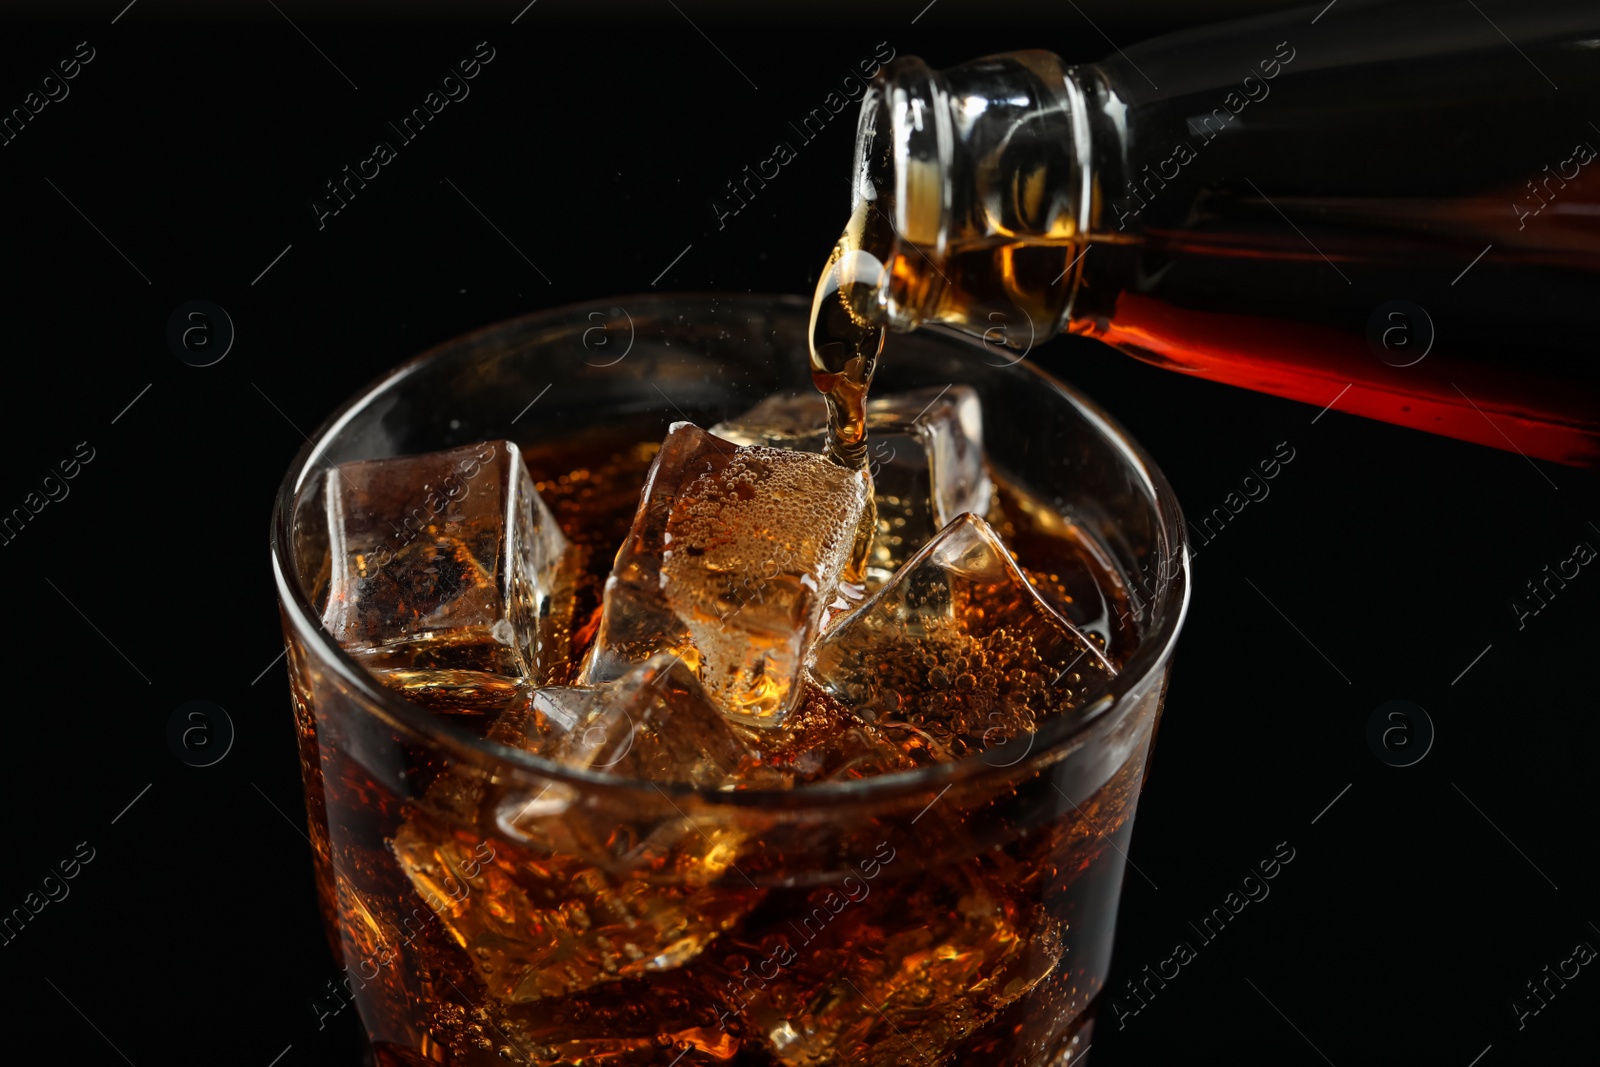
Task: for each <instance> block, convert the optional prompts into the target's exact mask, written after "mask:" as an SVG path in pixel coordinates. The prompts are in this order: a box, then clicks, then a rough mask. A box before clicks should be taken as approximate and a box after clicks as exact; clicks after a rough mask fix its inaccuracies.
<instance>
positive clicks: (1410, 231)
mask: <svg viewBox="0 0 1600 1067" xmlns="http://www.w3.org/2000/svg"><path fill="white" fill-rule="evenodd" d="M1313 16H1315V17H1313ZM1596 99H1600V4H1595V3H1593V2H1592V0H1586V2H1584V3H1552V2H1546V0H1537V2H1533V3H1527V2H1522V3H1517V4H1514V5H1513V4H1506V3H1499V2H1496V0H1477V2H1476V3H1470V4H1466V3H1454V2H1452V3H1447V4H1446V3H1422V4H1415V3H1412V4H1405V5H1397V4H1392V3H1366V4H1363V3H1361V2H1360V0H1335V3H1332V4H1329V5H1328V6H1327V7H1325V8H1323V9H1322V10H1321V11H1320V13H1318V12H1317V11H1316V10H1315V8H1306V9H1297V10H1295V11H1291V12H1288V13H1283V14H1277V15H1273V16H1270V17H1265V18H1255V19H1248V20H1243V21H1238V22H1234V23H1229V24H1224V25H1220V26H1215V27H1210V28H1207V29H1203V30H1199V31H1191V32H1183V33H1179V34H1175V35H1172V36H1168V37H1163V38H1160V39H1157V40H1153V41H1150V42H1147V43H1145V44H1142V45H1138V46H1133V47H1129V48H1128V49H1127V50H1126V51H1122V50H1118V51H1116V52H1115V53H1114V54H1113V55H1111V56H1110V57H1108V58H1107V59H1105V60H1103V61H1101V62H1098V63H1092V64H1089V65H1086V66H1069V65H1067V64H1065V63H1063V62H1062V61H1061V60H1060V59H1058V58H1057V57H1056V56H1054V55H1051V54H1050V53H1047V52H1015V53H1010V54H1006V55H999V56H991V57H988V58H984V59H978V60H975V61H973V62H970V63H966V64H963V65H961V66H958V67H954V68H952V69H949V70H945V71H942V72H935V71H933V70H931V69H930V68H929V67H928V66H927V65H926V64H925V63H923V62H922V61H921V60H919V59H916V58H913V57H906V58H902V59H899V60H897V61H895V62H894V63H893V64H891V65H890V66H889V67H887V68H886V69H885V71H884V72H883V73H882V74H881V75H880V76H879V78H878V80H877V81H875V82H874V84H873V85H872V87H871V89H870V90H869V92H868V93H867V95H866V96H865V97H864V99H863V103H862V111H861V117H860V123H859V127H858V131H857V141H856V152H855V160H854V164H853V166H854V173H853V175H852V186H853V209H854V210H853V213H852V218H851V225H850V227H849V228H848V229H847V230H846V237H845V239H844V240H843V241H841V245H840V248H839V249H836V251H835V257H836V259H837V257H838V256H840V255H841V254H843V255H845V256H846V263H845V264H843V265H842V266H841V268H840V269H842V270H844V269H846V268H848V269H847V271H846V273H847V274H848V278H846V279H845V280H844V282H842V283H838V284H837V287H838V291H839V293H840V295H841V297H843V298H844V299H845V300H846V301H847V304H848V309H849V311H850V316H851V318H854V319H857V320H858V321H859V322H861V323H870V324H874V325H877V326H881V327H887V328H888V329H889V330H892V331H905V330H910V329H915V328H916V327H918V326H921V325H923V324H927V323H938V324H943V325H946V326H951V327H955V328H957V329H960V330H964V331H966V332H968V333H972V334H975V335H979V336H981V337H983V338H984V339H985V340H986V341H989V342H991V343H994V344H997V345H1004V346H1007V347H1008V348H1009V349H1011V350H1021V351H1023V352H1025V351H1026V350H1027V349H1029V348H1031V347H1032V346H1033V345H1034V344H1037V343H1039V342H1041V341H1044V340H1046V339H1048V338H1050V337H1052V336H1054V335H1056V334H1058V333H1063V332H1066V333H1074V334H1083V335H1087V336H1090V337H1096V338H1099V339H1100V340H1102V341H1104V342H1106V343H1107V344H1110V345H1111V346H1113V347H1115V348H1117V349H1119V350H1121V351H1123V352H1126V353H1128V354H1130V355H1133V356H1136V357H1137V358H1139V359H1142V360H1145V361H1147V362H1150V363H1153V364H1155V365H1157V366H1161V367H1166V368H1169V369H1172V370H1176V371H1179V372H1182V373H1186V374H1194V375H1199V376H1202V377H1205V378H1210V379H1214V380H1217V381H1222V382H1228V383H1231V384H1234V385H1239V386H1244V387H1246V388H1250V389H1255V390H1259V391H1261V392H1266V393H1271V394H1274V395H1277V396H1282V397H1289V398H1291V399H1294V400H1299V401H1304V402H1305V403H1307V404H1312V405H1315V406H1316V407H1318V408H1328V407H1331V408H1334V409H1336V410H1339V411H1341V412H1346V413H1351V414H1357V415H1363V416H1367V417H1369V418H1375V419H1381V420H1384V421H1387V422H1391V423H1397V424H1400V425H1404V426H1409V427H1413V428H1417V429H1422V430H1428V431H1432V432H1435V433H1441V434H1446V435H1448V436H1451V437H1456V438H1460V439H1463V440H1467V441H1474V442H1477V443H1479V444H1484V445H1490V446H1494V447H1497V448H1502V449H1515V450H1517V451H1519V452H1521V453H1523V454H1524V455H1526V456H1529V457H1536V458H1542V459H1546V460H1553V461H1556V462H1560V463H1568V464H1575V465H1594V464H1595V463H1597V462H1600V374H1597V372H1596V364H1597V360H1596V356H1595V353H1594V351H1593V349H1592V348H1591V347H1590V345H1591V344H1592V336H1593V335H1592V332H1591V331H1592V329H1593V327H1594V324H1595V319H1596V313H1597V312H1600V160H1597V159H1596V147H1597V146H1600V126H1597V125H1596V123H1597V122H1600V106H1594V105H1593V102H1594V101H1595V100H1596ZM833 262H834V261H830V264H832V263H833ZM1012 358H1020V357H1016V356H1013V357H1012Z"/></svg>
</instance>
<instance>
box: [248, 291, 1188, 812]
mask: <svg viewBox="0 0 1600 1067" xmlns="http://www.w3.org/2000/svg"><path fill="white" fill-rule="evenodd" d="M707 301H714V302H719V303H728V302H733V303H736V304H745V305H749V306H751V307H752V308H759V309H762V310H770V309H775V308H776V309H784V310H789V311H792V312H794V313H795V314H797V315H799V316H801V318H802V319H804V318H805V317H806V316H808V315H809V314H810V300H809V299H808V298H804V297H800V296H795V295H790V294H761V293H745V294H728V293H716V292H672V293H635V294H631V295H624V296H613V297H607V298H604V299H601V300H593V301H584V302H580V303H574V304H564V305H561V306H559V307H554V308H546V309H543V310H541V311H535V312H531V313H529V314H526V315H519V316H516V317H513V318H509V319H504V320H501V321H500V322H496V323H492V324H490V325H487V326H483V327H480V328H479V329H476V330H471V331H469V332H467V333H464V334H460V335H458V336H455V337H452V338H450V339H448V340H446V341H443V342H441V343H439V344H436V345H434V346H432V347H431V348H428V349H426V350H425V351H423V352H421V353H419V354H417V355H415V356H413V357H411V358H410V359H407V360H405V361H404V362H402V363H400V364H399V365H398V366H396V367H394V368H392V369H390V370H389V371H387V372H385V373H384V374H382V375H380V376H379V377H378V378H376V379H374V380H373V381H372V382H370V383H369V384H368V385H366V386H365V387H363V388H362V389H360V390H358V391H357V392H356V393H355V394H353V395H352V396H351V397H350V398H349V399H348V400H346V401H345V402H344V403H343V404H341V405H340V406H339V407H338V408H336V409H335V410H334V411H333V413H332V414H330V415H329V416H328V417H327V418H326V419H324V420H323V421H322V423H321V424H320V425H318V427H317V429H316V430H315V432H313V433H312V435H311V436H310V437H308V438H307V439H306V443H305V444H304V445H303V446H302V447H301V448H300V449H299V451H297V452H296V453H295V457H294V460H293V461H292V462H291V464H290V466H289V470H288V472H287V473H286V474H285V475H284V479H283V482H282V483H281V484H280V486H279V487H278V492H277V496H276V499H275V501H274V503H273V508H272V520H271V521H272V536H271V541H272V571H273V578H274V580H275V582H276V584H277V587H278V600H279V604H280V605H281V606H282V608H283V611H284V614H285V616H286V617H287V618H288V619H289V620H290V624H291V625H292V626H293V627H294V628H295V630H296V631H297V632H298V633H299V635H300V636H301V638H302V640H303V641H304V642H305V644H306V645H307V646H308V648H309V649H311V650H312V652H313V654H315V655H318V656H319V658H320V661H321V663H322V665H323V666H325V667H327V668H331V669H332V670H334V671H335V672H337V674H338V675H339V677H340V679H341V680H342V681H343V682H344V684H345V685H347V686H349V687H350V688H351V689H352V690H353V691H354V692H355V693H356V694H358V695H359V697H360V698H361V700H362V701H363V702H364V704H365V706H364V708H363V710H365V711H370V712H374V713H376V714H377V715H378V716H379V717H380V718H381V719H382V720H383V721H384V722H385V723H386V725H388V726H389V727H390V728H393V729H396V730H399V731H401V732H403V733H406V734H410V735H412V736H413V737H414V738H415V739H416V740H418V741H420V742H423V743H424V744H426V745H428V746H430V747H431V748H435V749H440V750H443V751H445V752H446V753H447V754H448V755H449V756H451V757H452V758H459V759H465V760H467V761H468V762H470V763H473V764H477V765H479V766H486V767H494V766H509V767H511V768H514V769H516V770H519V771H523V772H530V773H533V774H536V775H538V776H540V777H542V778H548V779H551V780H554V781H561V782H565V783H568V784H571V785H575V786H580V787H582V788H584V789H586V790H590V791H595V790H601V791H613V792H615V793H617V794H618V795H627V794H634V793H637V794H642V795H648V796H651V797H653V798H657V799H658V798H659V797H660V796H661V795H663V794H665V795H666V796H667V797H668V798H669V799H670V798H672V797H679V796H683V797H687V796H693V797H696V798H698V799H701V800H703V801H706V802H711V803H715V804H729V805H735V806H740V807H749V806H753V807H779V808H784V809H793V808H796V807H808V806H827V805H830V804H845V803H857V802H860V801H864V800H869V799H870V800H874V801H878V800H883V799H886V798H893V797H899V796H904V795H908V794H913V793H925V792H926V791H927V789H928V788H929V787H935V788H937V787H940V786H943V787H944V788H946V789H948V788H950V787H951V786H953V785H956V784H958V783H961V782H965V781H968V780H971V779H973V778H976V777H979V776H981V775H983V774H984V773H985V771H988V772H993V773H996V774H998V775H1003V774H1005V773H1007V772H1015V773H1018V774H1020V773H1022V772H1024V771H1027V770H1031V769H1032V768H1034V767H1038V766H1043V765H1045V764H1046V763H1049V762H1053V761H1055V760H1056V759H1060V758H1063V757H1064V756H1065V755H1066V754H1067V753H1068V752H1070V751H1071V749H1072V748H1073V747H1074V745H1075V744H1076V742H1077V741H1079V740H1080V739H1081V737H1082V735H1084V734H1086V733H1087V732H1088V731H1089V729H1090V728H1091V727H1092V726H1094V725H1095V724H1097V723H1099V722H1100V721H1101V720H1102V719H1104V718H1105V716H1106V715H1107V714H1108V713H1110V712H1111V711H1112V710H1113V709H1114V708H1117V707H1118V706H1120V705H1122V703H1123V700H1124V698H1125V697H1126V696H1127V694H1128V692H1129V690H1131V689H1132V688H1133V687H1134V685H1135V684H1136V683H1137V682H1139V681H1141V680H1142V679H1144V678H1145V677H1147V676H1148V675H1149V674H1151V673H1152V672H1154V671H1156V670H1159V669H1160V667H1161V665H1162V663H1163V662H1164V661H1165V660H1166V658H1167V657H1168V656H1169V655H1171V653H1172V649H1173V647H1174V645H1175V644H1176V641H1177V638H1178V634H1179V632H1180V631H1181V630H1182V629H1183V622H1184V620H1185V618H1186V617H1187V615H1188V611H1189V593H1190V583H1189V577H1190V575H1189V553H1188V538H1187V534H1186V529H1185V526H1184V520H1183V514H1182V511H1181V509H1180V508H1179V506H1178V501H1177V497H1176V495H1175V494H1174V492H1173V490H1172V486H1171V485H1170V484H1169V483H1168V482H1167V479H1166V476H1165V475H1163V474H1162V473H1161V470H1160V468H1158V467H1157V466H1156V465H1155V462H1154V460H1152V459H1151V458H1150V457H1149V456H1148V455H1147V454H1146V453H1145V451H1144V449H1143V447H1141V446H1140V445H1139V444H1138V442H1136V441H1135V440H1134V439H1133V438H1132V437H1131V436H1130V435H1129V434H1128V432H1127V431H1126V430H1124V429H1123V428H1122V427H1121V426H1120V425H1119V424H1118V423H1117V422H1116V420H1115V419H1113V418H1112V417H1111V416H1110V415H1108V414H1107V413H1106V412H1104V411H1103V410H1101V409H1100V407H1099V406H1098V405H1096V404H1095V403H1094V402H1093V401H1091V400H1089V399H1088V398H1087V397H1085V396H1083V395H1082V394H1080V393H1078V392H1077V391H1076V390H1075V389H1073V388H1072V387H1071V386H1069V385H1067V384H1066V383H1065V382H1062V381H1061V380H1060V379H1058V378H1056V377H1055V376H1054V375H1051V374H1049V373H1047V372H1046V371H1043V370H1040V369H1039V368H1038V367H1036V366H1034V365H1032V364H1027V365H1026V366H1024V365H1023V364H1024V361H1021V360H1019V361H1018V362H1017V363H1016V364H1013V365H1012V366H1010V367H1007V368H1005V370H1004V371H1002V373H1013V372H1017V373H1023V374H1031V375H1033V376H1034V377H1035V378H1037V379H1038V380H1039V384H1040V385H1041V386H1042V387H1044V388H1047V389H1049V390H1050V391H1051V392H1053V393H1054V394H1056V395H1057V396H1059V397H1060V398H1061V399H1063V400H1065V401H1066V402H1067V403H1069V404H1071V405H1072V407H1073V408H1074V409H1075V410H1076V411H1077V412H1078V414H1079V415H1080V416H1082V417H1083V418H1084V419H1085V420H1087V421H1088V422H1089V423H1090V425H1091V426H1092V427H1093V428H1094V429H1095V430H1096V431H1097V432H1098V433H1099V434H1101V435H1102V436H1103V437H1105V438H1106V439H1108V440H1109V441H1110V442H1111V444H1112V445H1113V447H1114V448H1115V450H1116V451H1117V452H1118V454H1119V455H1120V456H1121V458H1122V459H1123V460H1124V461H1125V462H1126V463H1127V464H1128V466H1129V467H1131V468H1132V469H1133V470H1134V471H1135V472H1136V473H1137V475H1138V477H1139V478H1140V480H1141V481H1142V483H1143V485H1144V488H1145V489H1146V490H1147V491H1148V492H1149V493H1150V497H1151V499H1152V500H1153V501H1154V503H1155V510H1156V517H1157V520H1158V525H1159V527H1160V530H1161V531H1162V532H1163V534H1164V535H1165V538H1166V540H1167V542H1168V544H1169V545H1170V546H1171V550H1172V554H1173V558H1175V559H1176V560H1177V561H1178V563H1179V566H1178V568H1177V574H1176V575H1175V576H1173V577H1172V578H1170V579H1168V580H1167V582H1166V584H1165V587H1164V588H1163V587H1162V586H1161V584H1160V583H1158V584H1157V593H1156V595H1155V596H1154V597H1153V598H1152V601H1153V603H1152V617H1153V618H1154V619H1155V626H1154V627H1153V628H1152V630H1151V632H1150V633H1149V634H1148V635H1146V636H1145V637H1144V638H1143V639H1142V640H1141V641H1140V642H1139V645H1138V647H1137V648H1135V649H1134V652H1133V655H1132V656H1130V657H1129V658H1128V661H1127V662H1126V663H1125V664H1123V666H1122V668H1121V669H1120V670H1119V671H1118V673H1117V676H1116V678H1115V679H1114V680H1113V681H1112V684H1111V688H1110V692H1109V693H1107V694H1103V695H1102V696H1101V697H1100V698H1099V699H1098V700H1096V701H1095V702H1094V703H1093V704H1091V705H1090V708H1089V709H1088V711H1087V712H1086V713H1084V714H1082V715H1081V716H1078V717H1075V718H1059V719H1054V720H1052V721H1050V722H1048V723H1046V724H1045V725H1044V726H1042V727H1040V728H1039V729H1038V730H1037V731H1035V732H1034V733H1033V734H1032V735H1030V736H1031V737H1033V738H1034V739H1036V740H1037V741H1040V742H1043V744H1042V745H1040V746H1039V747H1038V750H1037V751H1034V746H1033V745H1031V744H1030V746H1029V751H1028V753H1027V754H1026V755H1025V756H1024V757H1023V758H1022V759H1020V760H1018V761H1016V763H1015V764H1011V765H1005V766H996V765H994V764H991V763H988V762H986V761H985V760H984V759H983V754H982V753H976V754H974V755H970V756H965V757H963V758H961V759H958V760H952V761H950V762H947V763H935V764H931V765H929V766H926V767H919V768H917V769H915V770H910V771H896V772H893V773H890V774H881V775H874V776H871V777H867V778H861V779H856V780H854V781H845V782H817V783H809V784H805V785H799V786H795V787H794V788H791V789H748V790H746V789H735V790H714V789H704V788H700V787H696V786H693V785H689V784H686V783H678V782H671V783H668V782H655V781H651V780H646V779H638V778H626V777H623V776H620V775H612V774H606V773H604V772H601V771H591V770H585V769H581V768H576V767H570V766H567V765H565V764H561V763H556V762H553V761H551V760H547V759H543V758H541V757H539V756H536V755H534V754H533V753H531V752H527V751H525V750H523V749H516V748H511V747H510V746H508V745H502V744H500V743H498V742H495V741H490V740H489V739H487V738H484V737H479V736H478V735H476V734H474V733H472V732H471V731H469V730H466V729H464V728H462V727H460V726H457V725H455V724H453V723H451V722H450V721H448V720H447V719H446V718H445V717H444V716H442V715H437V714H435V713H433V712H431V711H429V710H428V709H427V708H425V707H423V706H422V705H420V704H415V703H412V702H411V701H408V700H406V699H405V698H404V697H402V696H400V695H399V694H398V693H396V692H394V691H393V690H391V689H389V688H388V687H386V686H384V685H383V684H382V683H381V682H379V681H378V680H377V679H376V678H375V677H373V675H372V674H371V673H370V672H368V671H367V670H366V669H365V668H363V667H362V666H361V665H360V664H359V663H357V662H356V660H355V658H354V657H353V656H351V655H350V654H349V653H348V652H346V651H345V650H344V648H343V647H342V646H340V644H339V643H338V642H337V641H335V640H334V639H333V637H332V635H330V634H329V633H328V631H327V630H326V629H325V628H324V627H323V626H322V623H321V619H320V616H319V615H318V614H317V612H316V610H315V608H314V607H313V606H312V605H311V603H310V601H309V600H308V599H307V596H306V594H305V591H304V590H303V589H302V588H301V586H300V582H299V581H298V579H294V578H290V576H289V570H290V569H291V567H290V566H289V564H290V561H292V560H293V558H294V544H293V536H294V531H293V516H294V512H295V499H296V497H297V496H298V493H299V490H300V488H301V487H302V486H303V485H304V484H305V482H306V480H307V478H308V477H309V476H310V475H311V474H312V473H314V471H315V469H316V467H315V464H316V462H317V460H318V459H319V458H321V456H322V455H323V453H324V452H325V451H326V450H327V445H328V443H329V442H330V441H331V440H332V439H333V438H334V436H335V435H337V434H338V433H339V432H340V430H342V429H343V428H344V427H345V425H346V424H348V423H349V422H350V421H351V420H352V419H353V418H355V417H356V416H357V415H358V414H360V413H361V412H362V411H363V410H365V408H366V407H367V406H368V405H369V404H371V403H373V402H374V401H376V400H377V399H378V398H379V397H381V396H382V395H383V394H384V393H385V392H386V391H387V390H389V389H390V388H392V387H393V386H395V385H396V384H398V383H399V382H401V381H403V380H404V379H405V378H407V377H409V376H410V375H412V374H414V373H416V372H417V371H418V370H419V369H421V368H422V367H424V366H427V365H429V364H431V363H433V362H434V361H435V360H438V359H441V358H445V357H446V356H447V355H448V354H450V353H452V352H455V351H459V350H460V349H462V348H463V347H464V346H466V345H469V344H471V343H473V342H476V341H480V340H482V339H484V338H486V337H489V336H491V335H494V334H499V333H506V334H516V333H535V332H537V331H538V329H539V328H540V327H541V326H546V325H554V324H556V323H558V322H560V323H565V322H570V321H573V320H574V319H577V320H581V321H588V320H587V317H586V313H587V312H588V311H590V310H592V309H595V308H599V309H602V310H603V309H605V308H608V307H613V306H618V305H619V304H620V305H622V306H627V307H630V308H633V307H640V306H649V307H652V308H661V309H663V310H666V309H671V308H673V306H674V305H676V306H677V307H678V308H680V309H681V307H682V306H684V305H685V304H688V305H697V304H703V303H705V302H707ZM918 332H919V333H922V334H938V335H940V336H942V337H943V338H945V340H946V341H947V342H952V343H959V344H966V345H981V344H982V342H980V341H978V340H976V339H974V338H972V337H969V336H968V335H966V334H963V333H959V332H958V331H955V330H951V329H947V328H945V327H939V326H926V327H923V328H922V329H921V330H919V331H918ZM1160 565H1161V566H1162V568H1163V569H1165V568H1166V566H1167V560H1165V559H1163V560H1161V561H1160ZM1174 599H1177V600H1178V603H1177V604H1176V609H1175V610H1174V609H1173V601H1174ZM1107 696H1109V697H1110V698H1111V699H1109V700H1107V699H1106V698H1107Z"/></svg>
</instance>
